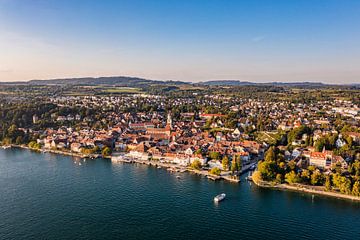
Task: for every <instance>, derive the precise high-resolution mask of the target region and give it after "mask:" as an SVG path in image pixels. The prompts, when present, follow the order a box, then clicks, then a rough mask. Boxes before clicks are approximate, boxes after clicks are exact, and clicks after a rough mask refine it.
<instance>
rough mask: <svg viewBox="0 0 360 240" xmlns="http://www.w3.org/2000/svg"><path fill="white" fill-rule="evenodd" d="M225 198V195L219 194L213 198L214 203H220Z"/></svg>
mask: <svg viewBox="0 0 360 240" xmlns="http://www.w3.org/2000/svg"><path fill="white" fill-rule="evenodd" d="M225 197H226V194H225V193H221V194H219V195H217V196H216V197H214V202H220V201H222V200H224V199H225Z"/></svg>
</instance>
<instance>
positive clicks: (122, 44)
mask: <svg viewBox="0 0 360 240" xmlns="http://www.w3.org/2000/svg"><path fill="white" fill-rule="evenodd" d="M99 76H136V77H144V78H149V79H158V80H181V81H191V82H198V81H205V80H219V79H224V80H241V81H252V82H269V81H283V82H298V81H318V82H324V83H338V84H341V83H360V1H359V0H262V1H261V0H234V1H233V0H176V1H175V0H142V1H141V0H128V1H127V0H101V1H100V0H96V1H95V0H86V1H85V0H60V1H59V0H0V81H15V80H30V79H51V78H66V77H99Z"/></svg>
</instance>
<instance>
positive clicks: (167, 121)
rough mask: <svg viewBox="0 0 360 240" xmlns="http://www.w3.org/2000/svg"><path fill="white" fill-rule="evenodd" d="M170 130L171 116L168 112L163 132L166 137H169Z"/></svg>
mask: <svg viewBox="0 0 360 240" xmlns="http://www.w3.org/2000/svg"><path fill="white" fill-rule="evenodd" d="M171 130H172V119H171V115H170V112H169V113H168V116H167V120H166V126H165V131H166V134H167V135H168V136H170V134H171Z"/></svg>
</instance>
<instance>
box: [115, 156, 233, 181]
mask: <svg viewBox="0 0 360 240" xmlns="http://www.w3.org/2000/svg"><path fill="white" fill-rule="evenodd" d="M111 161H112V162H115V163H129V164H133V163H137V164H144V165H148V166H155V167H160V168H166V170H168V171H170V172H174V173H183V172H189V173H194V174H197V175H200V176H204V177H206V178H208V179H209V180H213V181H217V180H224V181H228V182H232V183H239V182H240V179H239V178H238V179H236V178H232V177H231V176H227V175H221V174H220V175H219V176H217V175H214V174H211V173H209V172H208V171H207V170H198V169H193V168H191V167H185V166H180V165H177V164H172V163H164V162H160V161H152V160H139V159H131V160H125V159H119V158H117V157H116V156H113V157H112V158H111Z"/></svg>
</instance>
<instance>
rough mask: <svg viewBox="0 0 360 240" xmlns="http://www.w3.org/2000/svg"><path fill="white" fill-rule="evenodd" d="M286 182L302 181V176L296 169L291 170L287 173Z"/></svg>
mask: <svg viewBox="0 0 360 240" xmlns="http://www.w3.org/2000/svg"><path fill="white" fill-rule="evenodd" d="M285 182H287V183H289V184H293V183H299V182H301V178H300V177H299V176H298V175H297V174H296V173H295V171H291V172H289V173H287V174H285Z"/></svg>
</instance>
